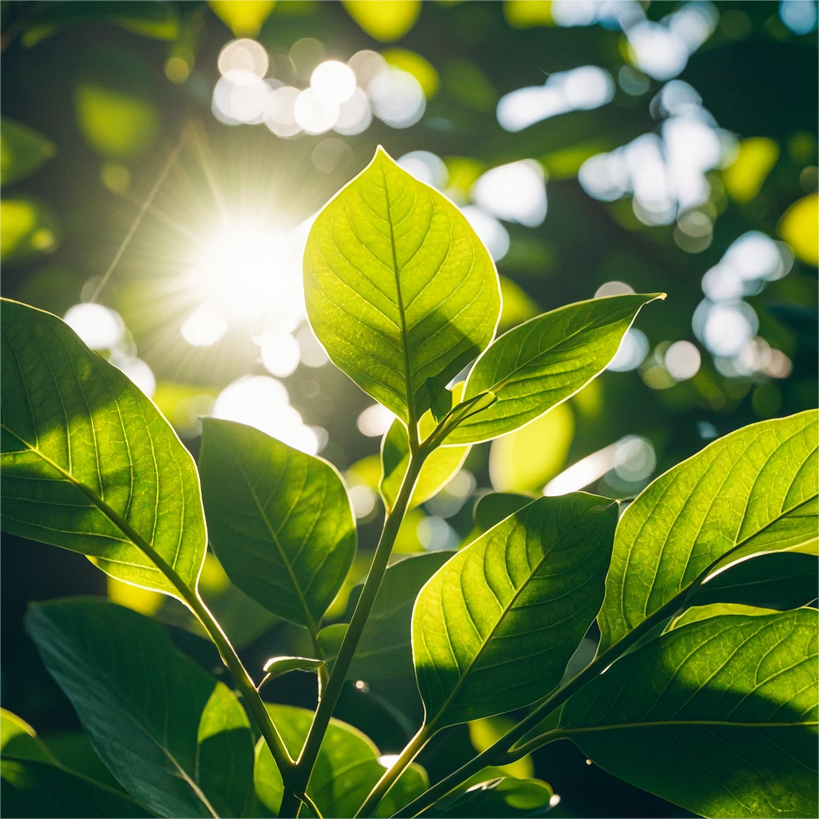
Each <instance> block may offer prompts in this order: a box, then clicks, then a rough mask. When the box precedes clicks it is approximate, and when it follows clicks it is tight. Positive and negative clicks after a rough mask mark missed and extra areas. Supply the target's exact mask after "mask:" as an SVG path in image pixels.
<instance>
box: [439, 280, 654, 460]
mask: <svg viewBox="0 0 819 819" xmlns="http://www.w3.org/2000/svg"><path fill="white" fill-rule="evenodd" d="M658 298H662V296H659V295H656V294H655V295H649V296H639V295H630V296H610V297H608V298H602V299H593V300H592V301H581V302H578V303H577V304H570V305H568V306H567V307H561V308H560V309H558V310H552V311H551V312H550V313H544V314H543V315H541V316H537V317H536V318H533V319H530V320H529V321H527V322H525V323H524V324H521V325H519V326H518V327H515V328H514V329H513V330H510V331H509V332H508V333H506V334H504V335H502V336H501V337H500V338H499V339H497V341H495V342H494V343H493V344H492V345H491V346H490V347H488V348H487V349H486V350H485V351H484V353H483V355H482V356H481V357H480V358H479V359H478V360H477V361H476V362H475V366H474V367H473V368H472V370H471V371H470V373H469V377H468V378H467V380H466V388H465V389H464V395H463V400H464V401H467V400H469V399H470V398H474V397H475V396H476V395H480V394H481V393H482V392H486V391H489V392H493V393H494V394H495V395H496V396H497V399H498V400H497V401H496V402H495V403H494V404H492V406H490V407H488V408H487V409H485V410H483V411H482V412H480V413H477V414H476V415H473V416H471V417H470V418H468V419H467V420H465V421H464V422H463V423H461V424H460V425H459V426H458V427H457V429H455V430H454V431H453V432H452V433H450V435H449V436H448V437H447V443H449V444H465V443H478V442H479V441H488V440H490V439H492V438H497V437H498V436H499V435H504V434H505V433H507V432H511V431H512V430H514V429H517V428H518V427H522V426H523V425H524V424H527V423H528V422H529V421H532V420H534V419H535V418H537V417H538V416H539V415H543V413H544V412H546V410H548V409H551V408H552V407H553V406H555V405H556V404H559V403H560V402H561V401H565V400H566V399H567V398H569V397H570V396H571V395H574V393H576V392H578V391H579V390H580V389H581V388H582V387H583V386H585V384H586V383H588V382H589V381H591V379H592V378H594V377H595V376H596V375H599V374H600V373H601V372H602V371H603V370H604V369H605V367H606V365H607V364H608V363H609V361H611V359H612V358H614V355H615V353H616V352H617V349H618V347H619V346H620V341H621V340H622V338H623V336H624V335H625V332H626V330H628V328H629V327H630V326H631V323H632V322H633V321H634V318H635V317H636V315H637V313H638V311H639V310H640V308H641V307H642V306H643V305H644V304H647V303H648V302H650V301H654V300H655V299H658Z"/></svg>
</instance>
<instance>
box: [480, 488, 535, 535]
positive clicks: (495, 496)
mask: <svg viewBox="0 0 819 819" xmlns="http://www.w3.org/2000/svg"><path fill="white" fill-rule="evenodd" d="M534 500H535V498H533V497H530V496H528V495H516V494H513V493H507V492H490V493H489V494H488V495H484V496H483V497H482V498H480V499H479V500H478V502H477V503H476V504H475V526H477V527H478V528H479V529H480V530H481V532H482V533H483V532H487V531H489V530H490V529H491V528H492V527H493V526H495V525H496V524H498V523H500V522H501V521H502V520H504V519H505V518H508V517H509V515H513V514H514V513H515V512H517V511H518V510H520V509H523V507H524V506H528V505H529V504H530V503H532V501H534Z"/></svg>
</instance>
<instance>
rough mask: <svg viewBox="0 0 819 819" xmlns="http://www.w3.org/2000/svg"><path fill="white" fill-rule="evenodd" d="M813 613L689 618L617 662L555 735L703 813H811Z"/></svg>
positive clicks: (570, 707)
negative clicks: (569, 738) (694, 619)
mask: <svg viewBox="0 0 819 819" xmlns="http://www.w3.org/2000/svg"><path fill="white" fill-rule="evenodd" d="M816 626H817V617H816V611H815V610H812V609H798V610H796V611H791V612H786V613H776V614H771V615H761V616H755V617H748V616H744V615H722V616H716V617H710V618H709V619H706V620H701V621H698V622H693V623H690V624H689V625H687V626H683V627H681V628H677V629H674V630H672V631H670V632H668V633H667V634H665V635H663V636H662V637H660V638H658V639H656V640H652V641H651V642H649V643H648V644H646V645H645V646H643V647H642V648H640V649H638V650H636V651H634V652H632V653H630V654H627V655H626V656H624V657H623V658H622V659H620V660H618V661H617V662H616V663H615V664H614V665H613V666H612V667H611V668H609V669H608V670H607V671H606V673H605V674H604V675H602V676H600V677H598V678H597V679H595V680H594V681H593V682H591V683H589V684H588V685H587V686H586V687H585V688H583V689H582V690H581V691H580V692H578V693H577V694H576V695H575V696H574V697H572V698H571V699H570V700H569V701H568V702H567V703H566V706H565V707H564V708H563V710H562V712H561V717H560V728H559V729H558V730H559V733H560V735H562V736H569V737H571V739H572V740H573V741H574V742H575V743H576V744H577V745H579V746H580V748H581V750H582V751H583V752H584V753H585V754H587V755H588V756H589V757H590V758H591V759H592V760H593V761H594V762H596V763H597V764H598V765H600V766H601V767H602V768H604V769H605V770H607V771H609V773H612V774H614V775H615V776H619V777H620V778H621V779H625V780H626V781H627V782H631V783H632V784H635V785H637V786H638V787H641V788H644V789H646V790H648V791H651V792H652V793H655V794H657V795H659V796H662V797H663V798H665V799H669V800H671V801H672V802H675V803H676V804H678V805H681V806H682V807H684V808H685V809H686V810H690V811H693V812H694V813H696V814H698V815H701V816H713V817H729V816H731V817H749V816H759V817H762V816H766V817H767V816H792V817H804V816H814V815H816V812H817V801H816V763H817V760H816V725H817V721H816V720H817V714H816V702H817V664H816V654H817V648H816V638H817V627H816Z"/></svg>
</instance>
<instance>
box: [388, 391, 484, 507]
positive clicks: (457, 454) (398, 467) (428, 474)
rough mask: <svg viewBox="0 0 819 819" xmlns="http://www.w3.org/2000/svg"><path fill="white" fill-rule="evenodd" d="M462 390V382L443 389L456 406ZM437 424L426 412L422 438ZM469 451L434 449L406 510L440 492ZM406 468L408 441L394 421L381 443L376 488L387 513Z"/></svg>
mask: <svg viewBox="0 0 819 819" xmlns="http://www.w3.org/2000/svg"><path fill="white" fill-rule="evenodd" d="M462 391H463V382H461V383H459V384H456V385H455V387H454V388H453V390H452V392H449V390H446V393H447V395H448V396H449V397H450V400H453V399H454V401H455V402H456V403H457V402H458V400H460V396H461V392H462ZM450 408H451V407H450ZM447 412H449V409H447ZM445 414H446V413H445ZM437 425H438V421H437V420H436V419H435V417H434V415H433V413H432V411H427V412H425V413H424V414H423V415H422V416H421V423H420V424H419V430H420V434H421V439H422V440H423V439H425V438H427V437H429V435H430V434H431V433H432V431H433V430H434V429H435V427H436V426H437ZM470 449H471V447H470V446H469V445H467V446H446V447H438V448H437V449H435V450H434V451H433V452H432V454H431V455H429V456H428V457H427V459H426V461H425V462H424V465H423V466H422V467H421V474H420V475H419V476H418V481H417V483H416V484H415V490H414V491H413V493H412V499H411V500H410V505H409V508H410V509H412V508H413V507H415V506H419V505H420V504H422V503H424V501H427V500H429V499H430V498H431V497H432V496H433V495H435V494H436V493H438V492H439V491H440V490H441V489H443V488H444V486H446V484H447V483H449V481H450V480H451V479H452V478H453V477H455V474H456V473H457V472H458V470H459V469H460V468H461V466H462V465H463V462H464V461H465V460H466V456H467V455H468V454H469V450H470ZM408 466H409V438H408V436H407V428H406V427H405V426H404V425H403V424H402V423H401V422H400V421H399V420H398V419H397V418H396V419H395V421H393V422H392V426H390V428H389V430H388V432H387V434H386V435H385V436H384V439H383V441H382V442H381V472H382V474H381V483H380V484H379V489H380V491H381V497H382V498H383V499H384V506H385V507H386V508H387V511H389V510H391V509H392V507H393V504H394V503H395V499H396V498H397V497H398V492H399V491H400V489H401V484H402V483H403V481H404V475H406V473H407V467H408Z"/></svg>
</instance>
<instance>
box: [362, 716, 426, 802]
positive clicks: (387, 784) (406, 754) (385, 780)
mask: <svg viewBox="0 0 819 819" xmlns="http://www.w3.org/2000/svg"><path fill="white" fill-rule="evenodd" d="M433 733H434V731H430V730H428V729H427V727H426V726H425V725H422V726H421V729H420V730H419V731H418V733H417V734H416V735H415V736H414V737H413V738H412V739H411V740H410V742H409V744H408V745H407V747H406V748H404V750H403V751H402V752H401V756H399V757H398V759H397V760H396V761H395V764H393V765H392V766H391V767H390V768H389V770H387V771H385V772H384V775H383V776H382V777H381V779H379V780H378V782H377V784H376V785H375V787H374V788H373V789H372V790H371V791H370V795H369V796H368V797H367V798H366V800H364V804H363V805H362V806H361V807H360V808H359V810H358V813H356V817H359V816H360V817H365V816H371V815H372V812H373V811H374V810H375V809H376V807H377V805H378V803H379V802H380V801H381V800H382V799H383V798H384V797H385V796H386V795H387V791H389V789H390V788H391V787H392V786H393V783H394V782H395V780H396V779H398V777H399V776H401V774H402V773H404V769H405V768H406V767H407V766H408V765H409V764H410V763H411V762H412V760H413V759H415V757H416V756H418V753H419V752H420V750H421V749H422V748H423V747H424V745H426V744H427V741H428V740H429V739H430V737H431V736H432V735H433Z"/></svg>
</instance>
